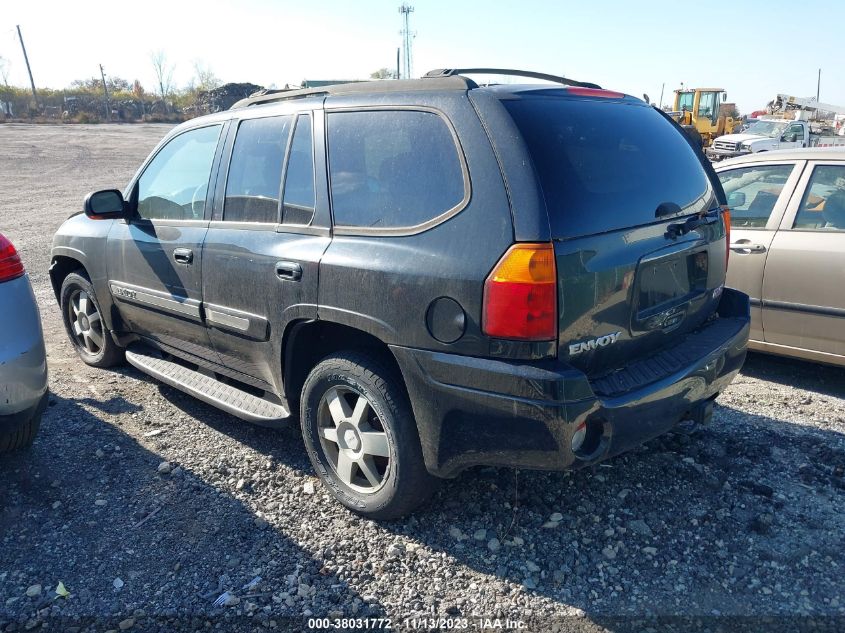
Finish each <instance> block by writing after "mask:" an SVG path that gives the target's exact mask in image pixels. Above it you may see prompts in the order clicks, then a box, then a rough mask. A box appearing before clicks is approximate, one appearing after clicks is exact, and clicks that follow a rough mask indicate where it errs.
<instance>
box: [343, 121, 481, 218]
mask: <svg viewBox="0 0 845 633" xmlns="http://www.w3.org/2000/svg"><path fill="white" fill-rule="evenodd" d="M328 142H329V169H330V174H331V194H332V211H333V214H334V223H335V225H336V226H338V227H355V228H362V229H376V230H378V229H397V228H410V227H415V226H418V225H420V224H424V223H425V222H428V221H430V220H433V219H434V218H437V217H438V216H441V215H444V214H446V213H447V212H450V211H453V210H456V209H457V208H458V207H459V205H461V204H462V202H463V200H464V194H465V186H464V175H463V174H464V172H463V166H462V163H461V159H460V155H459V153H458V147H457V145H456V144H455V140H454V138H453V136H452V133H451V131H450V130H449V127H448V125H447V124H446V122H445V121H444V120H443V119H442V118H441V117H440V116H439V115H437V114H434V113H432V112H422V111H416V110H391V111H388V110H370V111H363V112H332V113H330V114H329V115H328Z"/></svg>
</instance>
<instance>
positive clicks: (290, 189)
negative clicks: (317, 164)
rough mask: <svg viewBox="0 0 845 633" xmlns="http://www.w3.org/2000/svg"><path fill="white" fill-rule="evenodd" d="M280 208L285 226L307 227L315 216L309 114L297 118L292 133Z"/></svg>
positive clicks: (312, 148) (312, 147)
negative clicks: (304, 225) (282, 211)
mask: <svg viewBox="0 0 845 633" xmlns="http://www.w3.org/2000/svg"><path fill="white" fill-rule="evenodd" d="M283 207H284V215H283V216H282V222H283V223H285V224H308V223H309V222H311V218H312V217H314V146H313V143H312V140H311V116H310V115H308V114H302V115H300V116H299V118H298V119H297V122H296V130H295V131H294V133H293V141H292V142H291V146H290V156H289V158H288V168H287V170H286V172H285V198H284V205H283Z"/></svg>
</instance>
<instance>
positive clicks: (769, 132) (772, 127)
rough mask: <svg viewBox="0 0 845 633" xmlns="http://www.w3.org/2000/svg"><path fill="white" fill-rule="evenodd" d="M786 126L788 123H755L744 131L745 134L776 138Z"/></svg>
mask: <svg viewBox="0 0 845 633" xmlns="http://www.w3.org/2000/svg"><path fill="white" fill-rule="evenodd" d="M787 125H789V121H783V122H781V121H757V122H756V123H753V124H751V125H750V126H749V127H748V129H747V130H745V133H746V134H757V135H758V136H768V137H769V138H778V137H780V135H781V134H783V131H784V130H785V129H786V126H787Z"/></svg>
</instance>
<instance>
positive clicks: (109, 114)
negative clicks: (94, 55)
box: [100, 64, 111, 121]
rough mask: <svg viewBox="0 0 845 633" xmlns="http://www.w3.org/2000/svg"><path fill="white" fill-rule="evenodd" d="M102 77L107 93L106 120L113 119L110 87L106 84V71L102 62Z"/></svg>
mask: <svg viewBox="0 0 845 633" xmlns="http://www.w3.org/2000/svg"><path fill="white" fill-rule="evenodd" d="M100 77H102V79H103V93H104V94H105V95H106V121H110V120H111V107H109V89H108V87H107V86H106V73H105V72H104V71H103V65H102V64H100Z"/></svg>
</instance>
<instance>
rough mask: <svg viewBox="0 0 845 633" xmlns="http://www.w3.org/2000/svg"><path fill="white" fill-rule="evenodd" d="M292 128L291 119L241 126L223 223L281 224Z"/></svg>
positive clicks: (283, 117)
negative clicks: (284, 168)
mask: <svg viewBox="0 0 845 633" xmlns="http://www.w3.org/2000/svg"><path fill="white" fill-rule="evenodd" d="M290 128H291V117H289V116H280V117H268V118H264V119H247V120H246V121H242V122H241V124H240V126H239V127H238V135H237V137H236V138H235V147H234V149H233V150H232V160H231V162H230V163H229V178H228V180H227V181H226V200H225V202H224V204H223V220H224V221H227V222H265V223H274V224H275V223H276V222H278V221H279V220H278V218H279V192H280V190H281V183H282V162H283V161H284V158H285V147H286V145H287V141H288V135H289V134H290Z"/></svg>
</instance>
